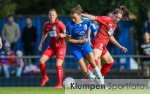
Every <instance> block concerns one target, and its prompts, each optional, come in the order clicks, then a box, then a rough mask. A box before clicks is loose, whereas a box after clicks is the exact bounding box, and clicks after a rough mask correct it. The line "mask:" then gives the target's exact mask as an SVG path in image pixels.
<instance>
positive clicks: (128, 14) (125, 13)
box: [120, 6, 136, 20]
mask: <svg viewBox="0 0 150 94" xmlns="http://www.w3.org/2000/svg"><path fill="white" fill-rule="evenodd" d="M120 9H121V11H122V12H123V18H125V19H129V20H133V19H136V17H135V15H134V14H133V13H131V12H130V11H129V10H128V9H127V8H126V7H125V6H120Z"/></svg>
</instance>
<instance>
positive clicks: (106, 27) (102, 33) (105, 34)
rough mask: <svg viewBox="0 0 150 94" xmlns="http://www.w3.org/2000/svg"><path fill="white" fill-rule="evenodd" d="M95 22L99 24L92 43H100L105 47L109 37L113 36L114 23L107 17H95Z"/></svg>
mask: <svg viewBox="0 0 150 94" xmlns="http://www.w3.org/2000/svg"><path fill="white" fill-rule="evenodd" d="M96 21H98V22H99V23H100V24H99V25H100V26H99V27H100V28H99V30H98V32H97V35H96V36H95V38H94V40H93V42H94V43H102V44H104V45H107V44H108V42H109V39H110V37H111V36H112V35H113V33H114V30H115V28H116V26H117V25H116V23H115V22H114V21H113V20H112V19H111V18H110V17H108V16H96Z"/></svg>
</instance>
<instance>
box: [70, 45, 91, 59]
mask: <svg viewBox="0 0 150 94" xmlns="http://www.w3.org/2000/svg"><path fill="white" fill-rule="evenodd" d="M91 52H93V50H92V48H91V46H90V44H89V43H86V44H85V45H83V47H82V48H81V49H76V50H73V49H71V53H72V55H73V56H74V57H75V59H76V61H77V62H78V61H80V59H82V58H84V57H85V56H86V55H87V54H89V53H91Z"/></svg>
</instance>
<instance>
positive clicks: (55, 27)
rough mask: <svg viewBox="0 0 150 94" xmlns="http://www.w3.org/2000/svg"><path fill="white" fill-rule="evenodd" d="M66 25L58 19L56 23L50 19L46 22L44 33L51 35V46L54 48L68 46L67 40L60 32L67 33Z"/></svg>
mask: <svg viewBox="0 0 150 94" xmlns="http://www.w3.org/2000/svg"><path fill="white" fill-rule="evenodd" d="M65 32H66V27H65V25H64V24H63V23H62V22H61V21H59V20H57V21H56V22H55V23H50V22H49V21H47V22H45V23H44V26H43V33H44V34H47V33H48V36H49V37H50V46H51V47H52V48H58V47H66V42H65V39H64V38H61V37H60V36H59V34H60V33H63V34H64V33H65Z"/></svg>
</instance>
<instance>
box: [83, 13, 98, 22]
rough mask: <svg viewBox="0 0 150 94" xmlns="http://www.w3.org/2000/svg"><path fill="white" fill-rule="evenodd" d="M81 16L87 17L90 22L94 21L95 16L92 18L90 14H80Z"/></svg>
mask: <svg viewBox="0 0 150 94" xmlns="http://www.w3.org/2000/svg"><path fill="white" fill-rule="evenodd" d="M81 15H82V16H85V17H87V18H89V19H90V20H96V19H95V18H96V17H95V16H93V15H90V14H84V13H83V14H81Z"/></svg>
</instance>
